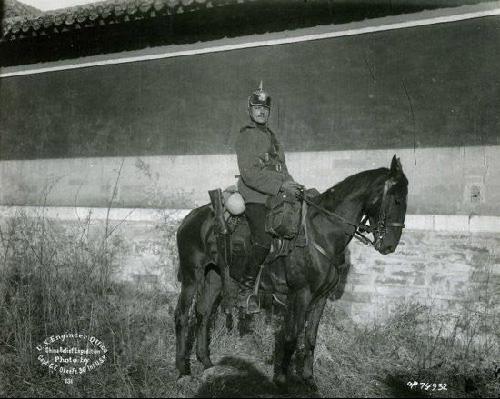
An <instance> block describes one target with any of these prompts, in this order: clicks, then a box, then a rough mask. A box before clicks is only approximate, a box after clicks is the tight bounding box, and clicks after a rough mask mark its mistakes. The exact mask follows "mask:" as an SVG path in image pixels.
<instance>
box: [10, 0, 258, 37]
mask: <svg viewBox="0 0 500 399" xmlns="http://www.w3.org/2000/svg"><path fill="white" fill-rule="evenodd" d="M252 1H256V0H108V1H103V2H102V3H94V4H89V5H85V6H77V7H70V8H64V9H60V10H54V11H48V12H45V13H43V14H41V15H39V16H29V15H28V16H16V17H12V18H6V19H5V20H4V21H3V32H2V33H3V34H2V38H1V40H3V41H5V40H15V39H20V38H24V37H32V36H38V35H47V34H54V33H61V32H65V31H70V30H73V29H81V28H87V27H94V26H102V25H111V24H119V23H126V22H129V21H136V20H141V19H144V18H154V17H157V16H163V15H174V14H182V13H185V12H193V11H198V10H203V9H209V8H213V7H220V6H226V5H233V4H240V3H245V2H252Z"/></svg>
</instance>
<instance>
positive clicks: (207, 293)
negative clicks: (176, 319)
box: [196, 270, 222, 369]
mask: <svg viewBox="0 0 500 399" xmlns="http://www.w3.org/2000/svg"><path fill="white" fill-rule="evenodd" d="M221 287H222V284H221V279H220V277H219V275H218V274H217V273H216V272H215V271H214V270H210V271H209V272H208V273H207V275H206V276H205V279H204V282H203V284H202V286H201V287H200V289H199V290H198V294H197V298H196V321H197V325H196V357H197V358H198V360H199V361H200V362H201V363H203V366H204V367H205V368H206V369H207V368H210V367H212V366H213V364H212V361H211V360H210V325H211V323H210V321H211V318H212V316H213V315H214V313H215V311H216V310H217V307H218V305H219V302H220V299H221V296H220V294H221Z"/></svg>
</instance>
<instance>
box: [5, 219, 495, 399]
mask: <svg viewBox="0 0 500 399" xmlns="http://www.w3.org/2000/svg"><path fill="white" fill-rule="evenodd" d="M109 233H110V228H109V226H107V224H104V225H101V226H96V225H95V223H94V222H93V221H91V220H90V217H89V218H88V219H86V220H81V221H80V222H79V223H78V224H75V225H68V226H67V227H64V228H63V227H62V224H61V223H57V222H56V221H52V220H49V219H46V218H45V217H44V216H43V214H40V215H39V216H38V217H27V216H26V215H25V214H23V213H18V214H17V216H16V217H14V218H12V219H10V220H8V221H7V222H6V223H5V224H4V225H2V228H1V235H0V251H1V252H0V395H1V396H6V397H14V396H19V397H25V396H34V397H48V396H50V397H52V396H55V397H66V396H68V397H110V396H113V397H114V396H123V397H143V396H153V397H159V396H163V397H165V396H168V397H192V396H214V397H215V396H230V395H236V396H257V397H264V396H274V397H279V396H281V394H280V393H279V392H278V391H277V390H276V387H274V386H273V384H272V383H271V382H270V379H271V377H272V365H271V360H272V358H271V355H272V350H273V346H274V342H273V341H274V338H273V330H272V327H271V326H270V325H268V324H266V322H265V316H264V315H261V316H258V317H256V318H255V320H254V332H253V334H251V335H248V336H246V337H244V338H243V339H242V338H240V337H239V334H238V330H237V329H235V330H233V331H231V332H228V331H226V329H225V327H224V320H223V318H222V317H219V318H218V319H217V321H216V322H215V324H214V329H213V334H212V337H213V344H212V346H211V350H212V354H213V359H214V360H215V362H217V363H218V364H219V365H218V366H217V367H216V368H214V369H212V370H210V371H209V372H205V373H203V370H202V369H201V366H200V364H199V363H198V362H196V361H194V359H193V373H194V375H195V377H193V378H190V379H189V378H188V379H183V380H181V381H176V378H177V373H176V370H175V366H174V357H175V355H174V354H175V334H174V325H173V310H174V307H175V303H176V294H175V293H168V292H152V291H145V290H141V289H138V288H137V287H130V286H127V285H126V284H121V283H117V282H116V281H115V280H114V279H113V273H114V271H115V269H116V268H117V267H118V264H117V254H119V253H120V252H121V251H123V250H124V248H123V242H122V240H121V239H120V238H119V236H117V235H116V234H109ZM476 305H477V303H476ZM486 305H487V306H484V307H483V306H474V307H473V308H471V309H469V310H464V312H462V314H460V315H454V316H449V315H436V314H435V313H434V312H433V311H432V309H431V308H428V307H425V306H422V305H418V304H408V305H405V306H402V307H400V308H399V309H397V310H396V311H395V312H394V314H393V316H392V318H391V320H389V321H388V322H387V323H385V324H383V325H375V326H371V327H364V328H363V327H360V326H359V325H356V324H355V323H353V322H352V320H351V319H350V318H349V317H348V316H347V315H346V314H344V313H342V312H341V311H340V310H339V309H338V308H337V307H335V306H334V304H333V303H329V304H328V305H327V308H326V309H325V314H324V317H323V319H322V323H321V326H320V332H319V339H318V345H317V350H316V362H315V373H316V378H317V382H318V386H319V395H321V396H335V397H344V396H345V397H360V396H366V397H401V396H405V395H406V396H411V395H412V394H413V395H415V394H416V396H420V397H422V396H425V395H427V396H439V397H452V396H458V397H498V396H499V393H500V392H499V388H498V382H499V381H498V380H497V379H496V377H495V375H494V368H493V361H498V331H500V328H498V327H499V326H498V320H496V319H495V318H494V317H493V318H492V317H491V314H489V313H488V311H487V310H488V309H489V308H490V305H491V304H486ZM481 309H482V310H481ZM450 317H453V319H452V320H450ZM450 325H451V326H452V327H451V331H450V330H449V329H448V330H446V328H445V327H443V326H450ZM485 326H486V327H489V330H490V331H496V335H495V334H493V335H491V334H490V336H489V338H488V339H483V340H482V341H478V340H477V338H478V337H480V336H482V335H481V332H482V331H484V330H485ZM76 331H78V332H81V333H86V334H91V335H94V336H96V337H98V338H99V339H101V340H102V341H103V342H105V343H106V345H107V347H108V348H109V353H108V358H107V360H106V362H105V363H104V365H103V366H101V367H100V368H98V369H97V370H94V371H92V372H88V373H86V374H84V375H82V376H80V377H76V378H75V381H74V384H73V385H66V384H64V381H63V378H62V377H61V376H60V375H57V374H56V373H50V372H49V370H48V369H47V368H46V367H42V366H41V365H40V364H39V362H38V361H37V351H36V350H35V347H36V345H37V344H39V343H41V342H42V341H43V340H44V339H45V338H46V337H48V336H50V335H52V334H61V333H65V332H76ZM409 381H419V382H429V383H446V384H447V387H448V390H447V391H443V392H429V391H428V392H424V391H415V390H414V391H410V390H409V389H408V388H407V387H406V383H407V382H409ZM301 393H303V391H302V392H300V390H298V391H296V392H291V393H289V394H288V395H287V396H295V395H297V396H299V395H300V394H301ZM310 395H312V394H310Z"/></svg>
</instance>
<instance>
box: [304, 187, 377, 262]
mask: <svg viewBox="0 0 500 399" xmlns="http://www.w3.org/2000/svg"><path fill="white" fill-rule="evenodd" d="M302 199H303V201H304V202H305V203H306V204H307V205H309V206H312V207H313V208H315V209H317V210H318V211H320V212H321V213H323V214H325V215H326V216H329V217H335V218H337V219H339V220H340V221H341V222H344V223H345V224H348V225H349V226H352V227H354V234H353V237H354V238H357V239H358V240H359V241H361V242H362V243H363V244H365V245H370V244H371V245H375V243H374V242H373V241H372V240H370V239H369V238H368V237H366V236H365V235H364V233H371V232H372V231H373V228H372V227H371V226H368V225H367V224H366V222H367V221H368V218H367V217H364V218H363V220H362V221H361V223H359V224H356V223H352V222H350V221H349V220H347V219H346V218H344V217H343V216H340V215H339V214H338V213H335V212H331V211H329V210H328V209H326V208H323V207H322V206H320V205H318V204H315V203H314V202H312V201H311V200H310V199H307V198H306V197H303V198H302ZM314 244H315V243H314ZM314 246H315V247H316V244H315V245H314ZM320 252H321V253H323V254H324V250H323V249H322V250H320Z"/></svg>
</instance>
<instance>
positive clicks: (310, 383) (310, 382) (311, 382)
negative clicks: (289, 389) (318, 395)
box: [303, 376, 318, 392]
mask: <svg viewBox="0 0 500 399" xmlns="http://www.w3.org/2000/svg"><path fill="white" fill-rule="evenodd" d="M303 383H304V385H305V386H306V387H307V388H308V389H309V390H311V391H313V392H317V391H318V385H317V384H316V380H315V378H314V377H313V376H311V377H307V378H304V379H303Z"/></svg>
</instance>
